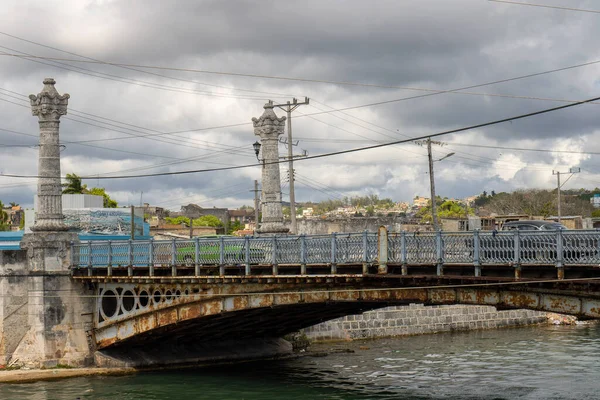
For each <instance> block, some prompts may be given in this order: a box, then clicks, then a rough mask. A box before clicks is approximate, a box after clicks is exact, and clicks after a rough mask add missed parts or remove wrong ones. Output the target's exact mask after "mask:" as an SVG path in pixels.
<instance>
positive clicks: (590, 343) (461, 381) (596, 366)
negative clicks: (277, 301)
mask: <svg viewBox="0 0 600 400" xmlns="http://www.w3.org/2000/svg"><path fill="white" fill-rule="evenodd" d="M312 349H313V350H333V351H334V352H333V353H330V354H329V355H327V356H321V357H316V356H303V357H300V358H295V359H288V360H279V361H261V362H251V363H240V364H235V365H221V366H214V367H205V368H198V369H184V370H169V371H161V372H149V373H139V374H136V375H128V376H119V377H86V378H73V379H68V380H62V381H54V382H37V383H29V384H18V385H0V399H2V400H12V399H27V400H50V399H56V400H75V399H77V398H78V397H79V398H80V399H81V400H84V399H86V400H88V399H106V400H134V399H135V400H137V399H173V400H187V399H248V400H251V399H261V400H269V399H302V400H309V399H597V398H600V325H597V324H590V325H577V326H538V327H527V328H514V329H503V330H491V331H476V332H460V333H445V334H437V335H427V336H417V337H404V338H394V339H379V340H374V341H367V342H351V343H341V344H334V345H328V346H327V347H325V346H323V345H320V346H316V348H315V347H313V348H312ZM335 351H339V352H335Z"/></svg>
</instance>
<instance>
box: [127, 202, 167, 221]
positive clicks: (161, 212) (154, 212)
mask: <svg viewBox="0 0 600 400" xmlns="http://www.w3.org/2000/svg"><path fill="white" fill-rule="evenodd" d="M138 210H139V211H140V212H142V213H143V214H144V217H145V218H146V219H148V222H150V221H152V220H153V218H152V217H156V218H155V219H154V220H161V219H164V218H165V217H168V216H169V210H165V209H164V208H163V207H156V206H151V205H150V204H149V203H144V205H143V206H142V207H135V211H136V212H137V211H138Z"/></svg>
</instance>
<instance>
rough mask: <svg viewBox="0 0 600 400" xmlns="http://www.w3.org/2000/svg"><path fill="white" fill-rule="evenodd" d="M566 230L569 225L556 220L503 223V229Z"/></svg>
mask: <svg viewBox="0 0 600 400" xmlns="http://www.w3.org/2000/svg"><path fill="white" fill-rule="evenodd" d="M559 229H560V230H566V229H567V227H566V226H564V225H563V224H559V223H558V222H554V221H539V220H524V221H510V222H505V223H504V225H502V230H503V231H514V230H518V231H556V230H559Z"/></svg>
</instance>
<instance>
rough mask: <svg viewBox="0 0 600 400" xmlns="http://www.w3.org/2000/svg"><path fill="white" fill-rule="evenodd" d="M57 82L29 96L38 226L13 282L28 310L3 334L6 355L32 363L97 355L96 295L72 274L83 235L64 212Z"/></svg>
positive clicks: (24, 244) (62, 98)
mask: <svg viewBox="0 0 600 400" xmlns="http://www.w3.org/2000/svg"><path fill="white" fill-rule="evenodd" d="M54 83H55V82H54V79H51V78H47V79H44V88H43V89H42V91H41V92H40V93H39V94H38V95H31V96H29V98H30V99H31V110H32V113H33V115H35V116H37V117H38V118H39V124H40V149H39V161H38V167H39V170H38V176H39V178H38V193H37V196H38V199H37V207H36V222H35V224H34V226H33V227H32V228H31V230H32V231H33V232H32V233H26V234H24V235H23V239H22V240H21V249H22V250H21V251H20V256H21V257H22V256H23V255H25V257H26V258H25V260H26V263H25V265H22V266H21V267H22V268H23V274H22V276H23V279H22V280H21V281H19V282H17V281H14V283H13V286H14V288H13V289H14V290H20V291H23V292H24V293H26V296H23V298H22V299H21V300H22V301H23V304H22V309H23V310H27V313H24V312H20V314H21V315H20V317H19V320H18V321H17V322H16V323H15V327H14V328H12V327H11V328H10V332H8V331H7V332H6V335H5V336H4V338H5V339H10V340H11V343H10V349H9V351H7V352H5V359H7V358H8V359H9V360H13V361H14V362H16V364H15V365H21V366H27V367H31V368H39V367H53V366H56V365H58V364H69V365H74V366H82V365H87V364H89V363H91V360H92V353H91V352H92V348H91V347H90V344H89V343H88V340H87V338H88V332H89V331H91V330H92V329H93V317H92V315H93V310H94V303H95V300H94V297H93V291H92V290H91V289H90V288H88V287H86V286H85V285H82V284H81V283H80V282H77V281H73V280H72V279H71V274H70V271H69V269H70V266H71V250H70V249H71V243H73V242H78V241H79V239H78V236H77V233H76V232H68V231H67V229H68V228H67V226H66V225H65V224H64V221H63V214H62V198H61V196H62V193H61V192H62V191H61V185H60V147H59V146H60V142H59V135H58V126H59V123H60V117H61V115H65V114H66V113H67V103H68V99H69V95H68V94H64V95H60V94H59V93H58V92H57V91H56V89H55V88H54ZM23 252H25V253H23ZM1 279H2V278H0V281H1ZM0 283H1V282H0ZM17 326H18V329H17ZM1 339H2V332H0V342H1V341H2V340H1ZM0 355H1V354H0ZM16 360H18V362H17V361H16ZM11 362H12V361H11Z"/></svg>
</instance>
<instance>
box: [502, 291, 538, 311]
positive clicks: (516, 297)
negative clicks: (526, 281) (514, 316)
mask: <svg viewBox="0 0 600 400" xmlns="http://www.w3.org/2000/svg"><path fill="white" fill-rule="evenodd" d="M504 302H505V303H506V304H508V305H510V306H514V307H522V308H536V307H537V306H538V305H539V302H538V298H537V295H535V294H532V293H522V292H507V293H506V294H505V295H504Z"/></svg>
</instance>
